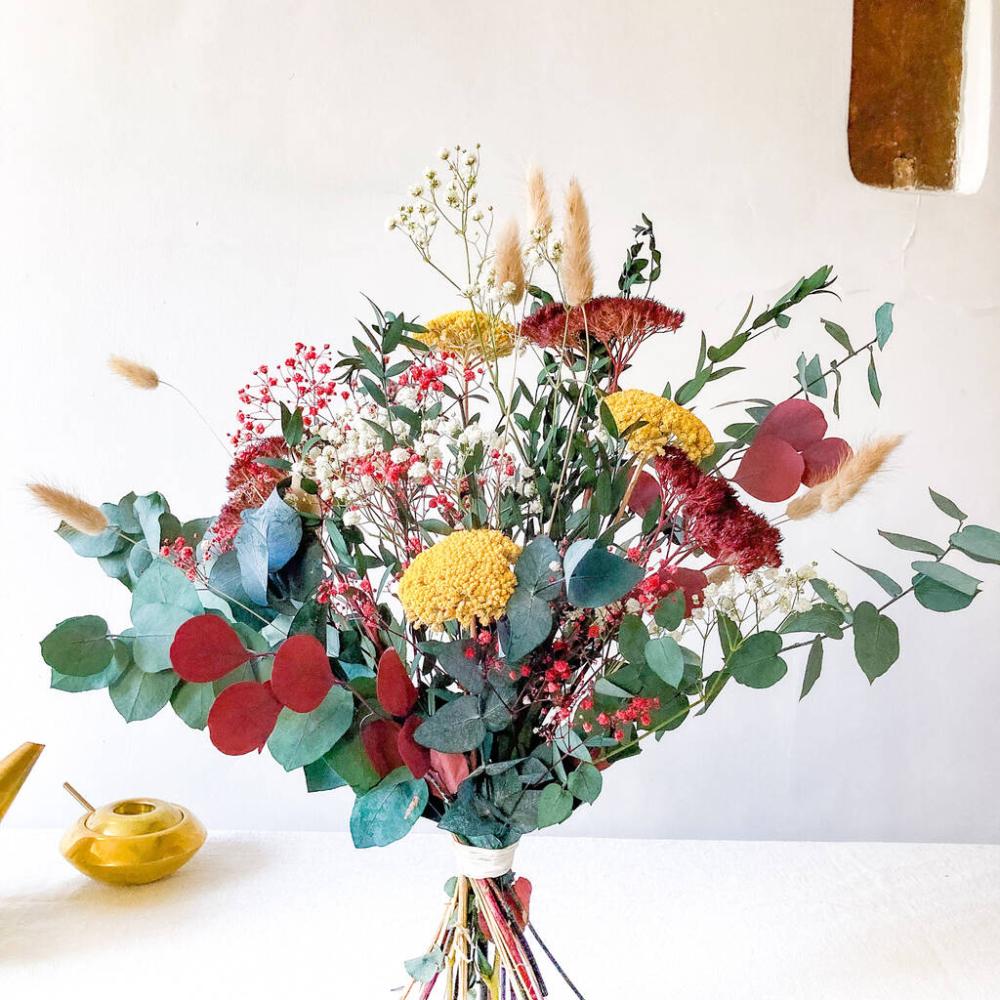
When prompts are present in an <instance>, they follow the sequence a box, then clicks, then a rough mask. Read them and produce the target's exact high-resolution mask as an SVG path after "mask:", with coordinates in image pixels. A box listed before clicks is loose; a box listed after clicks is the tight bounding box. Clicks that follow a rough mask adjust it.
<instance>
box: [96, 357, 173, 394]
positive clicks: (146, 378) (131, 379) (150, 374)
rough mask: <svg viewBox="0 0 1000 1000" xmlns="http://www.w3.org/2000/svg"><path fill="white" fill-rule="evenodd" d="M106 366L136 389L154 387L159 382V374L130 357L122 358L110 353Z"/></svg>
mask: <svg viewBox="0 0 1000 1000" xmlns="http://www.w3.org/2000/svg"><path fill="white" fill-rule="evenodd" d="M108 367H109V368H110V369H111V370H112V371H113V372H114V373H115V374H116V375H117V376H118V377H119V378H122V379H124V380H125V381H126V382H128V384H129V385H132V386H135V388H136V389H155V388H156V387H157V386H158V385H159V384H160V376H159V375H157V374H156V372H154V371H153V369H152V368H150V367H148V366H147V365H140V364H139V362H138V361H133V360H132V359H131V358H123V357H121V356H120V355H118V354H112V355H111V357H109V358H108Z"/></svg>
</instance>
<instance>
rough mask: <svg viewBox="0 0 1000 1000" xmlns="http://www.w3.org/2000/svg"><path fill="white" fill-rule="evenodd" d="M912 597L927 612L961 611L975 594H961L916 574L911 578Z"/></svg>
mask: <svg viewBox="0 0 1000 1000" xmlns="http://www.w3.org/2000/svg"><path fill="white" fill-rule="evenodd" d="M913 596H914V597H915V598H916V599H917V603H918V604H920V605H921V606H922V607H925V608H927V609H928V610H929V611H940V612H948V611H962V610H963V609H965V608H967V607H968V606H969V605H970V604H971V603H972V601H973V599H974V597H975V594H971V595H970V594H963V593H962V592H961V591H958V590H953V589H952V588H951V587H947V586H945V585H944V584H943V583H938V582H937V580H932V579H931V578H930V577H928V576H923V575H922V574H918V575H917V576H915V577H914V578H913Z"/></svg>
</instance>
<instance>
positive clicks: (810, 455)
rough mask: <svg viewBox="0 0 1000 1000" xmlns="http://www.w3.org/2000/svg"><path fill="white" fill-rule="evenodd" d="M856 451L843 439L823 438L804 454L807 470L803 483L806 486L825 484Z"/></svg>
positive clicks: (803, 476)
mask: <svg viewBox="0 0 1000 1000" xmlns="http://www.w3.org/2000/svg"><path fill="white" fill-rule="evenodd" d="M853 454H854V449H853V448H852V447H851V446H850V445H849V444H848V443H847V442H846V441H845V440H844V439H843V438H823V440H822V441H817V442H816V443H815V444H811V445H809V447H808V448H806V450H805V451H803V452H802V458H803V459H804V460H805V463H806V468H805V471H804V472H803V473H802V482H803V483H805V484H806V486H818V485H819V484H820V483H825V482H826V481H827V480H828V479H829V478H830V477H831V476H832V475H833V474H834V473H835V472H836V471H837V469H839V468H840V467H841V465H843V464H844V462H846V461H847V460H848V459H849V458H850V457H851V456H852V455H853Z"/></svg>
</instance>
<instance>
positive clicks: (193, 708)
mask: <svg viewBox="0 0 1000 1000" xmlns="http://www.w3.org/2000/svg"><path fill="white" fill-rule="evenodd" d="M214 701H215V689H214V688H213V686H212V683H211V682H210V681H209V682H206V683H204V684H197V683H192V682H191V681H181V683H180V684H178V685H177V687H176V688H174V690H173V693H172V694H171V695H170V704H171V706H172V707H173V710H174V711H175V712H176V713H177V716H178V718H180V719H181V720H182V721H183V722H184V724H185V725H186V726H189V727H190V728H191V729H204V728H205V726H207V725H208V713H209V710H210V709H211V707H212V703H213V702H214Z"/></svg>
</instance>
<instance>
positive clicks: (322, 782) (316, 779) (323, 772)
mask: <svg viewBox="0 0 1000 1000" xmlns="http://www.w3.org/2000/svg"><path fill="white" fill-rule="evenodd" d="M302 774H303V777H304V778H305V779H306V791H307V792H329V791H331V790H332V789H334V788H342V787H343V786H344V785H346V784H347V782H346V781H345V780H344V779H343V778H342V777H341V776H340V775H339V774H338V773H337V771H336V770H335V769H334V767H333V764H332V763H331V762H330V754H329V753H325V754H323V756H322V757H320V758H319V760H314V761H313V762H312V763H311V764H306V766H305V767H303V768H302Z"/></svg>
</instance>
